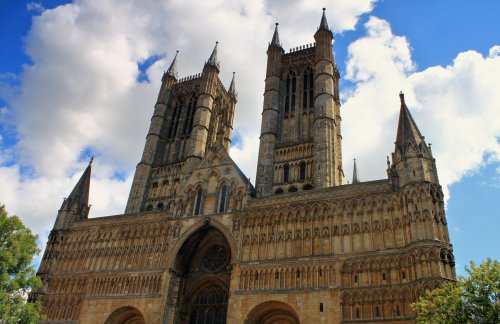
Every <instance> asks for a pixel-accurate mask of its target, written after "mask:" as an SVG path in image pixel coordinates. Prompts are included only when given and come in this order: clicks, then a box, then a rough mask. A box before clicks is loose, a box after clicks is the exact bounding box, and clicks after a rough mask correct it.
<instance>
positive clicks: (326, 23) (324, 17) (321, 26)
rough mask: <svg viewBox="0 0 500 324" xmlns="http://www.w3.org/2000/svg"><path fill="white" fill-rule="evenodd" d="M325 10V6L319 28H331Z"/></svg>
mask: <svg viewBox="0 0 500 324" xmlns="http://www.w3.org/2000/svg"><path fill="white" fill-rule="evenodd" d="M325 11H326V8H323V16H322V17H321V23H320V24H319V29H326V30H330V28H328V22H327V21H326V14H325Z"/></svg>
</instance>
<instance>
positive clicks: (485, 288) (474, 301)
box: [413, 258, 500, 324]
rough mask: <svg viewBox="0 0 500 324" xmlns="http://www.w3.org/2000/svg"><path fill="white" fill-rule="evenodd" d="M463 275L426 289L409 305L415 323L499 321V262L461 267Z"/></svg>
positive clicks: (484, 262) (487, 261)
mask: <svg viewBox="0 0 500 324" xmlns="http://www.w3.org/2000/svg"><path fill="white" fill-rule="evenodd" d="M465 271H467V273H468V276H467V277H459V278H458V281H456V282H447V283H445V284H444V285H443V286H442V287H441V288H437V289H434V290H432V291H428V292H427V293H426V294H425V295H424V296H422V297H420V299H419V300H418V301H417V302H416V303H415V304H413V308H414V309H415V311H416V313H417V321H418V322H419V323H457V324H458V323H460V324H462V323H500V263H499V262H498V261H497V260H494V261H493V260H491V259H490V258H488V259H487V260H486V261H483V262H482V263H481V264H480V265H479V266H476V265H475V264H474V262H471V263H470V268H469V267H465Z"/></svg>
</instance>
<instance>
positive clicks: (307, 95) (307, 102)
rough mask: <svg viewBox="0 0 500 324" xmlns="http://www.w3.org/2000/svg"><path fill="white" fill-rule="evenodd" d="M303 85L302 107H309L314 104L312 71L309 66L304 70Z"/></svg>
mask: <svg viewBox="0 0 500 324" xmlns="http://www.w3.org/2000/svg"><path fill="white" fill-rule="evenodd" d="M303 86H304V92H303V94H302V109H311V108H312V107H313V105H314V72H313V71H312V70H311V69H310V68H307V69H306V70H305V71H304V83H303Z"/></svg>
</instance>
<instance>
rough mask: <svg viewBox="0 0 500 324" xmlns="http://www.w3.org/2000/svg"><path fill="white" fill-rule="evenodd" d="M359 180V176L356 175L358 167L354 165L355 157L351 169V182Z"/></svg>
mask: <svg viewBox="0 0 500 324" xmlns="http://www.w3.org/2000/svg"><path fill="white" fill-rule="evenodd" d="M358 182H359V176H358V167H357V166H356V159H354V168H353V170H352V183H353V184H354V183H358Z"/></svg>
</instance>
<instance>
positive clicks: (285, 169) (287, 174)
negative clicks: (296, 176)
mask: <svg viewBox="0 0 500 324" xmlns="http://www.w3.org/2000/svg"><path fill="white" fill-rule="evenodd" d="M289 177H290V166H288V164H285V166H284V167H283V182H285V183H286V182H288V180H289Z"/></svg>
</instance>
